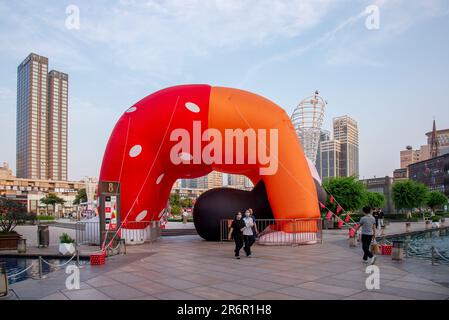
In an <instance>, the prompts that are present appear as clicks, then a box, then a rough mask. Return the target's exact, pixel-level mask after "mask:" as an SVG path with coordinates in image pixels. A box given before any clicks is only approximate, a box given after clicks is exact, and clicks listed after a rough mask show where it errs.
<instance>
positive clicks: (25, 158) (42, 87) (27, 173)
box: [16, 53, 48, 179]
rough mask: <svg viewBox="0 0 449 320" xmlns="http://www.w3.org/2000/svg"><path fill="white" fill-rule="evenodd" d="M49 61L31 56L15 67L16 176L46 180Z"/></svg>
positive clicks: (32, 54) (35, 55) (34, 55)
mask: <svg viewBox="0 0 449 320" xmlns="http://www.w3.org/2000/svg"><path fill="white" fill-rule="evenodd" d="M47 72H48V58H45V57H41V56H38V55H37V54H34V53H31V54H30V55H29V56H28V57H27V58H26V59H25V60H24V61H23V62H22V63H21V64H20V65H19V66H18V68H17V129H16V130H17V131H16V134H17V138H16V139H17V140H16V162H17V177H18V178H29V179H47V178H48V149H47V148H48V111H47V109H48V105H47V104H48V100H47Z"/></svg>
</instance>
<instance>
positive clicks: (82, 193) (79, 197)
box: [73, 188, 87, 205]
mask: <svg viewBox="0 0 449 320" xmlns="http://www.w3.org/2000/svg"><path fill="white" fill-rule="evenodd" d="M81 202H87V193H86V189H84V188H83V189H79V190H78V192H77V193H76V196H75V200H74V201H73V204H75V205H79V204H80V203H81Z"/></svg>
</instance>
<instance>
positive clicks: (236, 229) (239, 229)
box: [228, 212, 245, 259]
mask: <svg viewBox="0 0 449 320" xmlns="http://www.w3.org/2000/svg"><path fill="white" fill-rule="evenodd" d="M243 229H245V222H243V219H242V213H241V212H238V213H237V214H236V215H235V217H234V220H233V221H232V224H231V229H230V230H229V235H228V240H231V238H232V239H234V242H235V249H234V252H235V257H236V259H240V249H242V248H243Z"/></svg>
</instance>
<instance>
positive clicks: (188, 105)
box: [185, 102, 201, 113]
mask: <svg viewBox="0 0 449 320" xmlns="http://www.w3.org/2000/svg"><path fill="white" fill-rule="evenodd" d="M185 106H186V108H187V109H188V110H189V111H192V112H195V113H198V112H200V110H201V109H200V107H198V105H197V104H195V103H193V102H186V104H185Z"/></svg>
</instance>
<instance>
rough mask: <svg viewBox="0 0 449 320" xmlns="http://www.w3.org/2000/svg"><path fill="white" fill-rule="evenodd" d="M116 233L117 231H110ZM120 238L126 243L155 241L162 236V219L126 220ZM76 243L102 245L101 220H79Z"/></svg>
mask: <svg viewBox="0 0 449 320" xmlns="http://www.w3.org/2000/svg"><path fill="white" fill-rule="evenodd" d="M109 232H110V233H112V234H113V233H115V232H117V231H115V230H114V231H109ZM119 232H120V233H119V238H121V239H125V242H126V244H141V243H145V242H154V241H156V240H157V239H158V238H159V237H160V236H161V223H160V221H140V222H134V221H133V222H125V223H124V224H123V225H122V227H121V229H120V231H119ZM76 243H77V244H78V245H100V222H98V221H78V222H77V223H76Z"/></svg>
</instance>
